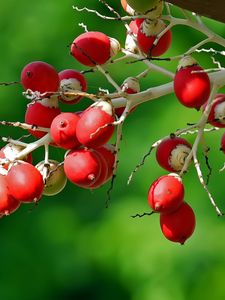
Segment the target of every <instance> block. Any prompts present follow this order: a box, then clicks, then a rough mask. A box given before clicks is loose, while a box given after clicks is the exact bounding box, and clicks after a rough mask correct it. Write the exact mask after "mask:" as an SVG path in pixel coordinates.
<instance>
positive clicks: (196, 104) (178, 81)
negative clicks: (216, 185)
mask: <svg viewBox="0 0 225 300" xmlns="http://www.w3.org/2000/svg"><path fill="white" fill-rule="evenodd" d="M198 71H200V72H198ZM174 92H175V94H176V96H177V98H178V100H179V101H180V103H181V104H183V105H184V106H186V107H189V108H196V109H200V107H201V106H202V105H203V104H204V103H205V102H206V101H207V100H208V98H209V94H210V80H209V77H208V75H207V73H205V72H203V69H202V68H201V67H200V66H198V65H193V66H188V67H185V68H181V69H180V70H179V71H178V72H177V73H176V75H175V78H174Z"/></svg>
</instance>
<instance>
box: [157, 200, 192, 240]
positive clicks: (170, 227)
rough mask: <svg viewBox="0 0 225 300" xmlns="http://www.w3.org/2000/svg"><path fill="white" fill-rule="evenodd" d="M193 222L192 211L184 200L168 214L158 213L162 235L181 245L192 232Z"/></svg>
mask: <svg viewBox="0 0 225 300" xmlns="http://www.w3.org/2000/svg"><path fill="white" fill-rule="evenodd" d="M195 223H196V222H195V214H194V211H193V209H192V208H191V207H190V205H188V204H187V203H186V202H184V203H183V204H182V205H181V206H180V207H179V208H178V209H177V210H175V211H174V212H172V213H170V214H160V226H161V230H162V233H163V234H164V236H165V237H166V238H167V239H168V240H170V241H172V242H175V243H180V244H181V245H183V244H184V243H185V241H186V240H187V239H188V238H189V237H190V236H191V235H192V234H193V232H194V230H195Z"/></svg>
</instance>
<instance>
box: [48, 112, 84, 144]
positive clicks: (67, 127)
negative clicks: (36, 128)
mask: <svg viewBox="0 0 225 300" xmlns="http://www.w3.org/2000/svg"><path fill="white" fill-rule="evenodd" d="M79 120H80V117H79V116H78V115H77V114H75V113H69V112H66V113H61V114H59V115H58V116H56V117H55V118H54V120H53V121H52V123H51V128H50V134H51V138H52V139H53V141H54V142H55V143H56V145H57V146H59V147H62V148H64V149H71V148H76V147H78V146H80V142H79V141H78V139H77V136H76V127H77V124H78V121H79Z"/></svg>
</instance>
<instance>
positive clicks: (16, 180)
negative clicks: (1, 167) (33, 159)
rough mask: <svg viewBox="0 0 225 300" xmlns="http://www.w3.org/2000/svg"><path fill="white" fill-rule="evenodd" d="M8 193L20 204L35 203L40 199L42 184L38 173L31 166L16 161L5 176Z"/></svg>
mask: <svg viewBox="0 0 225 300" xmlns="http://www.w3.org/2000/svg"><path fill="white" fill-rule="evenodd" d="M6 179H7V183H8V188H9V193H10V194H11V195H12V196H13V197H14V198H15V199H16V200H18V201H21V202H26V203H28V202H36V201H38V200H39V199H40V197H41V195H42V192H43V188H44V183H43V179H42V176H41V174H40V172H39V171H38V170H37V169H36V168H35V167H34V166H33V165H31V164H29V163H26V162H24V161H18V162H17V163H16V164H15V165H13V166H12V167H11V168H10V170H9V171H8V174H7V176H6Z"/></svg>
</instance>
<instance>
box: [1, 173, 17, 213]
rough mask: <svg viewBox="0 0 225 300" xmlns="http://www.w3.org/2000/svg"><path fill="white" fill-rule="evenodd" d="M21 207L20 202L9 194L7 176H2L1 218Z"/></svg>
mask: <svg viewBox="0 0 225 300" xmlns="http://www.w3.org/2000/svg"><path fill="white" fill-rule="evenodd" d="M19 206H20V202H19V201H17V200H16V199H15V198H14V197H13V196H12V195H11V194H10V193H9V189H8V185H7V180H6V176H4V175H1V174H0V217H2V216H5V215H9V214H11V213H13V212H14V211H15V210H17V208H19Z"/></svg>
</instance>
